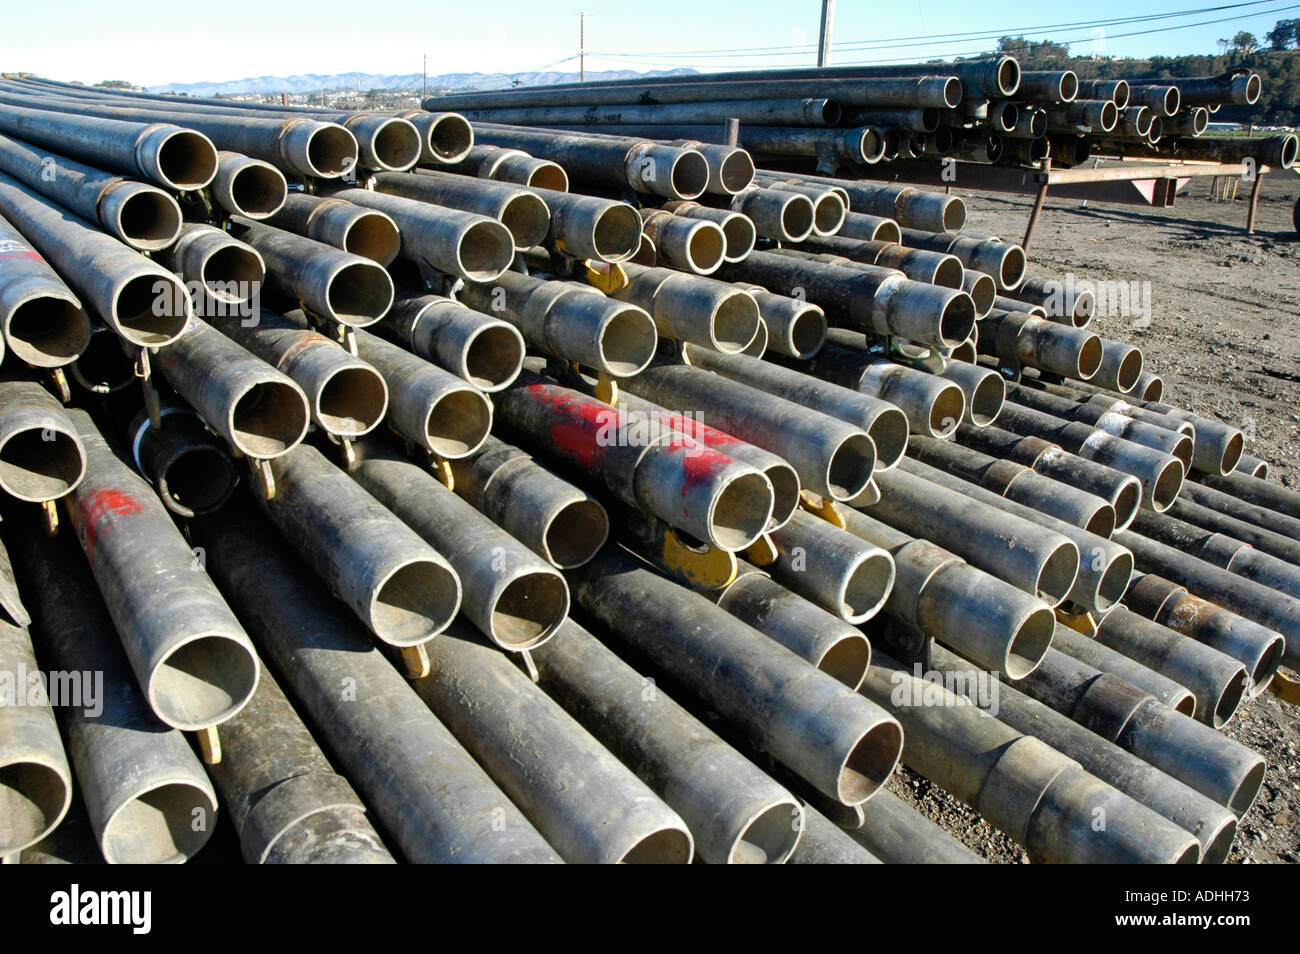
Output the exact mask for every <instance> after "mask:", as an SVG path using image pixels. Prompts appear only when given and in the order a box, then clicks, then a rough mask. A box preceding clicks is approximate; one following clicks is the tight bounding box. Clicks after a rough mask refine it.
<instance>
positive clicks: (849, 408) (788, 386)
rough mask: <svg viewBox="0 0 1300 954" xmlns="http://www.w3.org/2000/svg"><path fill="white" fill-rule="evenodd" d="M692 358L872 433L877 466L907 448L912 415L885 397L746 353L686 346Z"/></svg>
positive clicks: (717, 371) (896, 459)
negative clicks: (908, 414) (722, 352)
mask: <svg viewBox="0 0 1300 954" xmlns="http://www.w3.org/2000/svg"><path fill="white" fill-rule="evenodd" d="M685 353H686V358H687V360H688V361H689V362H690V363H691V364H692V365H694V366H695V367H698V368H703V369H704V370H706V371H712V372H714V373H715V374H719V375H721V376H722V377H724V378H728V379H730V380H732V381H737V382H739V383H741V384H745V385H748V386H750V387H752V388H755V389H757V390H760V391H764V392H766V393H767V394H770V395H774V396H775V397H779V398H784V399H785V400H787V401H790V402H791V403H794V404H798V405H801V406H802V407H806V408H809V409H811V410H815V411H820V412H821V413H823V414H828V415H830V416H831V417H835V418H839V419H840V420H842V421H845V422H847V423H848V424H852V425H853V426H855V427H858V428H860V429H861V430H863V431H866V432H867V435H868V436H869V437H870V438H871V440H872V441H873V442H874V443H875V445H876V469H878V470H888V469H889V468H891V467H893V466H895V465H896V464H897V463H898V462H899V461H900V460H902V458H903V454H904V452H905V451H906V449H907V438H908V419H907V415H906V414H904V413H903V411H902V410H900V409H899V407H898V406H896V405H895V404H893V403H891V402H890V401H888V400H887V399H885V398H883V397H877V396H875V395H873V394H864V393H863V392H861V391H858V390H856V389H854V390H851V389H849V388H847V387H843V386H841V385H840V384H838V383H833V382H829V381H823V380H821V379H820V378H815V377H813V376H812V375H809V374H804V373H802V372H801V371H796V370H793V369H791V368H785V367H782V366H780V365H776V364H772V363H771V362H768V361H760V360H758V359H756V358H750V357H747V356H745V355H723V354H719V353H717V352H716V351H712V350H709V349H706V348H698V347H692V346H689V345H688V346H687V347H686V349H685Z"/></svg>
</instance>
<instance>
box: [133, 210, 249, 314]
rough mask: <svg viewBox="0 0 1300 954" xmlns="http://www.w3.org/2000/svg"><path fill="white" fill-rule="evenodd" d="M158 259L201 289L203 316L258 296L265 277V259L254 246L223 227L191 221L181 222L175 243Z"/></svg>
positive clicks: (229, 309) (231, 310) (200, 297)
mask: <svg viewBox="0 0 1300 954" xmlns="http://www.w3.org/2000/svg"><path fill="white" fill-rule="evenodd" d="M158 260H159V261H160V262H162V263H163V264H164V265H166V266H167V267H168V268H170V269H171V270H172V271H173V272H175V273H176V274H178V275H180V276H181V277H183V278H184V279H185V280H186V282H187V283H190V287H191V288H195V289H196V290H201V294H200V295H199V296H198V298H199V300H200V301H201V302H202V303H203V308H202V314H203V315H205V316H206V315H209V314H216V315H222V314H226V313H228V312H234V311H235V309H231V308H228V307H222V306H223V305H231V304H243V303H245V302H248V301H250V300H252V299H255V298H257V296H258V294H259V292H260V286H261V284H262V281H263V280H264V279H265V278H266V263H265V262H264V261H263V260H262V256H261V255H259V254H258V252H257V249H255V248H253V247H252V246H251V245H245V244H244V243H243V242H241V241H239V240H238V239H236V238H233V237H232V236H230V235H229V234H228V233H227V232H226V231H225V230H224V229H219V228H215V227H213V226H210V225H200V224H198V223H194V222H190V223H186V224H185V225H183V226H181V229H180V235H179V237H178V239H177V241H176V244H174V245H173V246H172V247H171V248H169V249H167V250H166V251H164V252H160V253H159V254H158ZM245 313H247V310H245Z"/></svg>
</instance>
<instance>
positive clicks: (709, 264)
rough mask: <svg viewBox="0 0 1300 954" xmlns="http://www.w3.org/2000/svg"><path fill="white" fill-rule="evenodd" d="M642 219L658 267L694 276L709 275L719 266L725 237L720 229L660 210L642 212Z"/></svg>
mask: <svg viewBox="0 0 1300 954" xmlns="http://www.w3.org/2000/svg"><path fill="white" fill-rule="evenodd" d="M641 218H642V228H643V229H644V234H645V235H646V236H647V237H648V238H649V239H650V241H651V242H653V243H654V246H655V249H656V261H657V262H659V263H660V264H662V265H667V266H669V267H672V268H676V269H680V270H681V271H684V272H691V273H693V274H695V275H708V274H710V273H712V272H714V271H716V270H717V268H718V266H719V265H721V264H722V261H723V256H724V255H725V254H726V250H727V236H726V235H725V233H723V231H722V227H721V226H719V225H716V224H714V223H713V222H708V221H705V220H703V219H690V218H686V217H683V216H680V215H673V214H672V213H671V212H665V211H663V210H661V209H643V210H642V212H641Z"/></svg>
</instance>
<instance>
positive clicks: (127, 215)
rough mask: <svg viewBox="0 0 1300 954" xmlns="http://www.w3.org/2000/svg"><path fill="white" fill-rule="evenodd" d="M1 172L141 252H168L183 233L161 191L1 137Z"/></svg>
mask: <svg viewBox="0 0 1300 954" xmlns="http://www.w3.org/2000/svg"><path fill="white" fill-rule="evenodd" d="M0 170H3V171H4V172H7V173H8V174H9V175H11V176H13V177H14V178H15V179H17V180H18V181H20V182H22V183H23V184H24V185H26V186H28V187H29V188H32V189H35V190H36V191H37V192H39V193H41V194H42V195H45V196H47V197H48V198H51V199H53V200H54V201H55V202H57V203H59V205H61V206H63V207H64V208H65V209H67V210H69V211H70V212H72V213H73V214H75V215H79V216H81V218H83V219H85V220H86V221H88V222H98V223H99V225H100V226H102V227H103V229H104V231H106V232H108V233H109V234H110V235H113V236H114V237H116V238H118V239H119V240H121V241H122V242H124V243H126V244H127V245H129V246H130V247H131V248H133V249H136V250H137V251H142V252H143V251H149V252H156V251H158V250H159V249H163V248H166V247H167V246H168V245H171V244H172V242H174V241H176V236H177V234H179V232H180V227H181V208H180V206H179V205H177V204H176V200H175V199H173V198H172V197H171V196H170V195H168V194H167V193H166V192H164V191H163V190H162V189H159V188H158V187H157V186H151V185H146V184H144V183H143V182H133V181H131V180H129V179H124V178H122V177H121V176H116V175H113V174H112V173H109V172H103V171H102V170H100V169H96V168H94V167H93V166H87V165H83V164H82V163H80V162H76V161H75V160H72V159H68V158H66V157H64V156H62V155H57V154H55V153H49V152H44V151H41V150H38V149H34V148H32V147H31V146H28V145H27V144H26V143H23V142H19V141H17V140H14V139H10V138H9V137H8V136H0ZM51 173H53V174H51Z"/></svg>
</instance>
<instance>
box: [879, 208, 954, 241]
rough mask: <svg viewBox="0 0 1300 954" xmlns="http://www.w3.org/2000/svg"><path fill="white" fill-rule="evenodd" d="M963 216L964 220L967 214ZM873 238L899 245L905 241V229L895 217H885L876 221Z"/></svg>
mask: <svg viewBox="0 0 1300 954" xmlns="http://www.w3.org/2000/svg"><path fill="white" fill-rule="evenodd" d="M962 218H963V221H964V220H965V216H964V215H963V216H962ZM871 240H872V241H874V242H884V243H885V244H887V245H898V244H899V243H901V242H902V241H903V230H902V229H901V228H899V225H898V223H897V222H895V221H894V220H893V219H885V220H884V221H882V222H877V223H876V227H875V228H874V229H873V230H872V232H871Z"/></svg>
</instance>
